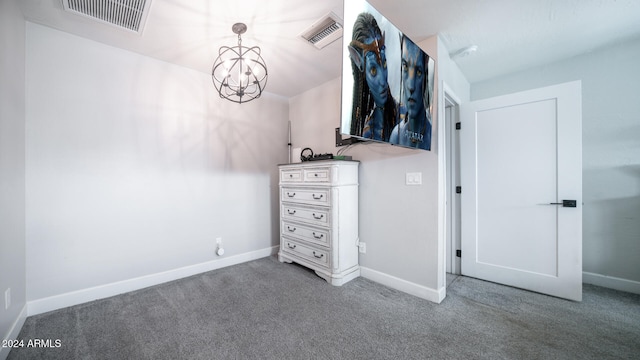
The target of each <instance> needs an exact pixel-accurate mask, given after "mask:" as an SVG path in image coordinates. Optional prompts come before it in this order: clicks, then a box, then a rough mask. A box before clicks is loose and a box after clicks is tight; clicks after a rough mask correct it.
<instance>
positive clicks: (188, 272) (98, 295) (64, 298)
mask: <svg viewBox="0 0 640 360" xmlns="http://www.w3.org/2000/svg"><path fill="white" fill-rule="evenodd" d="M277 252H278V246H273V247H269V248H265V249H261V250H256V251H251V252H248V253H244V254H240V255H234V256H230V257H224V258H221V259H217V260H212V261H207V262H204V263H200V264H195V265H190V266H185V267H182V268H178V269H173V270H168V271H164V272H161V273H157V274H151V275H146V276H141V277H138V278H133V279H128V280H123V281H118V282H115V283H111V284H105V285H100V286H95V287H91V288H87V289H82V290H77V291H72V292H69V293H65V294H60V295H55V296H50V297H47V298H43V299H38V300H32V301H29V302H28V303H27V307H28V310H27V313H28V316H32V315H37V314H42V313H45V312H47V311H52V310H57V309H62V308H65V307H68V306H73V305H78V304H82V303H86V302H89V301H93V300H98V299H104V298H108V297H111V296H115V295H119V294H123V293H126V292H129V291H134V290H139V289H143V288H146V287H149V286H154V285H158V284H162V283H165V282H169V281H173V280H178V279H182V278H185V277H188V276H192V275H196V274H200V273H203V272H207V271H211V270H216V269H221V268H224V267H227V266H231V265H236V264H241V263H244V262H247V261H252V260H257V259H261V258H263V257H267V256H271V255H274V254H276V253H277Z"/></svg>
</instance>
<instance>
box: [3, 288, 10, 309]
mask: <svg viewBox="0 0 640 360" xmlns="http://www.w3.org/2000/svg"><path fill="white" fill-rule="evenodd" d="M9 306H11V288H8V289H7V290H5V291H4V309H5V310H7V309H8V308H9Z"/></svg>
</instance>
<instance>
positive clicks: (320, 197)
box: [294, 194, 322, 200]
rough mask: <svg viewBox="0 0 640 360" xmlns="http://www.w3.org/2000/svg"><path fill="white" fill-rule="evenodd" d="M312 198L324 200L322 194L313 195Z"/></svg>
mask: <svg viewBox="0 0 640 360" xmlns="http://www.w3.org/2000/svg"><path fill="white" fill-rule="evenodd" d="M294 195H295V194H294ZM311 196H313V198H314V199H316V200H320V199H322V194H320V196H316V194H311Z"/></svg>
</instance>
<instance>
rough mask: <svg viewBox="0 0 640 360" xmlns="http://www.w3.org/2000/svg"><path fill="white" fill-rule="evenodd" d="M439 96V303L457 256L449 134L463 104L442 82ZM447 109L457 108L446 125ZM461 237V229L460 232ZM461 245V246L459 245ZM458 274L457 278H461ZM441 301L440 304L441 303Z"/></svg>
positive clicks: (453, 127)
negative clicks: (449, 270) (453, 238)
mask: <svg viewBox="0 0 640 360" xmlns="http://www.w3.org/2000/svg"><path fill="white" fill-rule="evenodd" d="M440 89H441V91H439V94H438V95H439V96H438V119H441V120H440V121H439V124H438V154H439V156H438V183H439V191H438V198H439V201H438V214H439V223H440V226H439V227H438V248H439V249H440V251H439V252H438V262H439V264H440V266H438V272H439V274H438V288H439V289H440V290H439V293H440V301H442V299H444V298H445V297H446V284H447V270H448V269H450V267H449V266H448V264H449V265H450V264H455V261H454V259H452V255H453V256H454V257H455V252H454V251H452V249H453V248H455V244H452V232H453V231H452V228H451V226H452V224H455V223H456V221H457V223H458V224H459V218H458V219H456V216H455V214H456V212H455V208H454V207H453V206H451V204H452V199H453V196H455V186H456V185H455V184H452V182H451V181H449V180H450V179H453V178H454V177H453V176H455V174H453V175H452V174H451V172H452V165H451V162H450V161H451V160H452V159H453V158H452V150H451V146H452V145H453V144H452V141H451V140H452V138H450V137H448V136H447V135H448V134H451V135H453V134H454V131H455V123H456V122H457V121H458V119H459V115H460V111H459V109H460V105H461V104H462V101H461V100H460V98H459V97H458V95H456V93H455V92H454V91H453V89H452V88H451V87H450V86H449V85H448V84H447V83H446V82H445V81H444V80H442V81H441V82H440ZM447 105H449V106H453V107H455V109H456V111H455V115H454V116H453V117H452V118H451V119H449V121H447V116H446V111H447V110H446V107H447ZM458 234H459V229H458ZM458 245H459V244H458ZM459 273H460V272H459V270H458V274H459ZM440 301H438V302H440Z"/></svg>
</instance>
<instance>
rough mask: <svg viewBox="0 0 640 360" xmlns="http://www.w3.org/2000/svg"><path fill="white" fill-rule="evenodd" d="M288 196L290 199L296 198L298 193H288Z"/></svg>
mask: <svg viewBox="0 0 640 360" xmlns="http://www.w3.org/2000/svg"><path fill="white" fill-rule="evenodd" d="M287 196H288V197H290V198H292V197H294V196H296V193H290V192H287Z"/></svg>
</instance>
